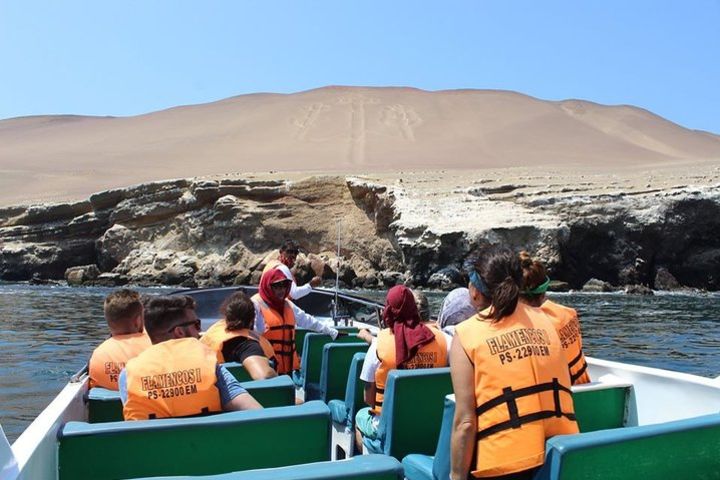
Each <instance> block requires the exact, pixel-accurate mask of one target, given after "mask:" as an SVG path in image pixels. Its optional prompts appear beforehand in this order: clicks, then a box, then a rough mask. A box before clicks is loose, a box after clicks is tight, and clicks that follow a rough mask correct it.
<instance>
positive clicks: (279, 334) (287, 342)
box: [252, 268, 338, 375]
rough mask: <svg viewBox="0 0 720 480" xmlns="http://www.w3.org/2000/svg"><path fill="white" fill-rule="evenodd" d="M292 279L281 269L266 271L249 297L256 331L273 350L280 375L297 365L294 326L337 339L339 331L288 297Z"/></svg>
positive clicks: (295, 367)
mask: <svg viewBox="0 0 720 480" xmlns="http://www.w3.org/2000/svg"><path fill="white" fill-rule="evenodd" d="M291 284H292V280H291V279H290V278H288V277H287V274H286V273H285V272H283V270H282V269H280V268H272V269H270V270H267V271H265V272H264V273H263V274H262V277H261V278H260V286H259V288H258V293H256V294H255V295H253V296H252V301H253V303H254V304H255V331H257V332H259V333H260V334H261V335H263V336H264V337H265V338H266V339H267V340H268V341H269V342H270V344H271V345H272V346H273V350H274V351H275V360H276V370H277V373H278V374H279V375H283V374H287V373H291V372H292V371H293V370H297V369H298V368H300V360H299V359H298V356H297V352H296V351H295V327H296V326H298V327H302V328H307V329H308V330H313V331H315V332H320V333H325V334H327V335H330V336H331V337H332V338H333V340H334V339H335V338H337V336H338V331H337V330H336V329H335V328H333V327H331V326H330V325H327V324H326V323H323V322H322V321H320V320H318V319H316V318H315V317H313V316H312V315H308V314H307V313H305V311H304V310H302V309H301V308H299V307H298V306H297V305H295V304H294V303H293V302H292V301H290V299H289V294H290V286H291Z"/></svg>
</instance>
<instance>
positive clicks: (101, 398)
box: [87, 387, 123, 423]
mask: <svg viewBox="0 0 720 480" xmlns="http://www.w3.org/2000/svg"><path fill="white" fill-rule="evenodd" d="M87 398H88V421H89V422H90V423H101V422H117V421H120V420H122V419H123V404H122V401H121V400H120V392H118V391H117V390H108V389H107V388H102V387H94V388H91V389H90V390H88V394H87Z"/></svg>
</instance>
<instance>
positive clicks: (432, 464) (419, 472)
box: [402, 395, 455, 480]
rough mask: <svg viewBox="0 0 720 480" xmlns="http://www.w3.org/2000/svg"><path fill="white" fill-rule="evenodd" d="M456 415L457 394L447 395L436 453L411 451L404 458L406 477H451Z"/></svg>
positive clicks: (419, 479) (423, 479)
mask: <svg viewBox="0 0 720 480" xmlns="http://www.w3.org/2000/svg"><path fill="white" fill-rule="evenodd" d="M454 417H455V395H446V396H445V408H444V409H443V416H442V424H441V426H440V435H439V436H438V442H437V447H436V448H435V455H433V456H430V455H423V454H420V453H411V454H410V455H407V456H406V457H405V458H403V460H402V465H403V468H404V470H405V478H407V479H408V480H434V479H437V478H442V479H445V478H450V437H451V436H452V429H453V418H454Z"/></svg>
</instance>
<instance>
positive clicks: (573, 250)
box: [0, 167, 720, 290]
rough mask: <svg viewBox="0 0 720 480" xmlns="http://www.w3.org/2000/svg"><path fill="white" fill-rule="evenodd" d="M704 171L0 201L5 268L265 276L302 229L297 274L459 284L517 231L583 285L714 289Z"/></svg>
mask: <svg viewBox="0 0 720 480" xmlns="http://www.w3.org/2000/svg"><path fill="white" fill-rule="evenodd" d="M707 171H709V172H714V173H713V174H712V175H705V176H703V177H702V178H699V177H698V178H694V177H693V178H691V177H685V178H681V177H679V176H677V177H673V178H675V179H676V181H674V182H670V183H667V182H666V183H664V184H662V185H661V186H657V185H655V184H654V183H653V182H652V181H648V182H647V184H645V181H644V180H643V181H642V182H637V181H634V182H633V181H628V180H627V179H626V180H622V179H620V180H618V179H615V180H613V179H612V178H608V177H607V176H605V177H602V178H593V177H586V176H585V175H579V174H578V177H577V178H575V179H573V180H572V181H569V180H568V179H567V178H563V179H561V178H556V177H554V176H553V175H552V174H548V175H532V174H528V175H523V174H522V173H518V172H514V174H513V175H511V176H509V175H507V172H505V173H502V172H501V173H497V172H496V173H494V174H493V173H488V172H484V173H478V172H474V173H472V174H471V173H469V172H456V173H454V174H451V173H447V172H423V173H415V174H406V175H402V174H395V175H385V176H382V177H369V176H365V177H360V176H356V177H343V176H323V177H311V178H307V179H304V180H299V181H289V180H283V179H265V180H259V179H256V178H249V177H247V178H234V177H222V178H217V179H181V180H173V181H165V182H154V183H147V184H141V185H137V186H133V187H129V188H124V189H116V190H109V191H104V192H100V193H97V194H94V195H92V196H91V197H90V198H89V199H87V200H84V201H80V202H75V203H63V204H39V205H31V206H17V207H6V208H3V209H0V279H3V280H10V281H20V280H31V279H33V278H34V279H35V280H36V281H37V280H40V279H53V280H54V279H63V278H66V277H67V279H68V281H69V282H71V283H76V284H100V285H121V284H125V283H134V284H141V285H151V284H164V285H182V286H188V287H190V286H218V285H229V284H241V283H253V282H257V281H258V279H259V275H260V271H261V269H262V267H263V265H264V264H265V262H266V261H267V260H268V258H269V257H270V256H271V255H272V254H273V250H274V248H276V246H277V245H278V244H280V243H281V242H282V241H283V240H284V239H285V238H294V239H296V240H297V241H299V243H300V244H301V245H302V247H303V248H304V249H305V250H306V252H308V254H307V255H301V257H300V260H299V262H298V265H297V267H296V274H297V276H298V277H299V279H300V280H304V279H307V278H309V277H311V276H312V275H314V274H320V275H322V276H323V277H324V278H325V279H326V280H327V281H328V282H331V281H332V280H334V278H335V269H336V268H337V265H338V264H340V278H341V281H342V282H343V284H344V285H345V286H359V287H382V286H387V285H392V284H395V283H397V282H407V283H411V284H413V285H416V286H430V287H436V288H450V287H452V286H453V285H454V284H455V283H457V282H459V281H461V280H459V275H458V272H459V269H460V267H461V264H462V261H463V260H464V259H465V258H466V257H467V255H468V254H469V252H471V251H472V250H473V249H475V248H476V247H478V246H479V245H481V244H484V243H504V244H507V245H509V246H511V247H513V248H524V249H528V250H530V251H531V252H534V253H535V254H536V255H538V256H539V257H540V258H541V259H543V260H544V261H545V262H546V263H547V264H548V265H549V267H550V269H551V271H552V274H553V277H554V278H555V279H558V280H563V281H565V282H567V283H568V284H569V286H570V287H573V288H580V287H582V286H583V285H584V284H585V283H586V282H587V281H588V280H590V279H591V278H593V277H595V278H597V279H600V280H602V281H604V282H608V283H609V284H612V285H615V286H621V285H632V284H644V285H647V286H649V287H654V288H665V289H670V288H679V287H680V286H681V285H682V286H688V287H694V288H705V289H709V290H717V289H719V288H720V273H718V272H720V237H719V236H718V235H717V232H718V231H720V188H718V186H719V185H720V182H718V180H717V168H714V167H712V168H709V169H708V170H707ZM642 175H644V174H642ZM642 175H640V176H642ZM509 177H512V180H508V178H509ZM338 223H339V225H340V232H341V257H342V262H338V260H337V258H336V254H335V250H336V238H337V231H338Z"/></svg>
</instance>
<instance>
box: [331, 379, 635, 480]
mask: <svg viewBox="0 0 720 480" xmlns="http://www.w3.org/2000/svg"><path fill="white" fill-rule="evenodd" d="M630 388H631V384H629V383H598V382H595V383H588V384H584V385H576V386H574V387H572V391H573V404H574V406H575V415H576V416H577V420H578V425H579V427H580V431H581V432H593V431H597V430H605V429H613V428H620V427H624V426H625V419H626V416H627V400H628V395H629V393H630ZM454 415H455V398H454V395H448V396H447V398H446V399H445V411H444V413H443V419H442V426H441V427H440V437H439V439H438V444H437V448H436V449H435V455H434V456H429V455H421V454H411V455H408V456H406V457H405V458H403V460H402V463H403V467H404V468H405V477H406V478H408V480H433V479H435V478H448V477H449V475H450V435H451V432H452V422H453V416H454ZM333 421H334V420H333ZM550 441H552V439H551V440H549V441H548V443H549V442H550ZM568 478H573V477H572V476H570V477H568ZM577 478H589V477H577Z"/></svg>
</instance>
